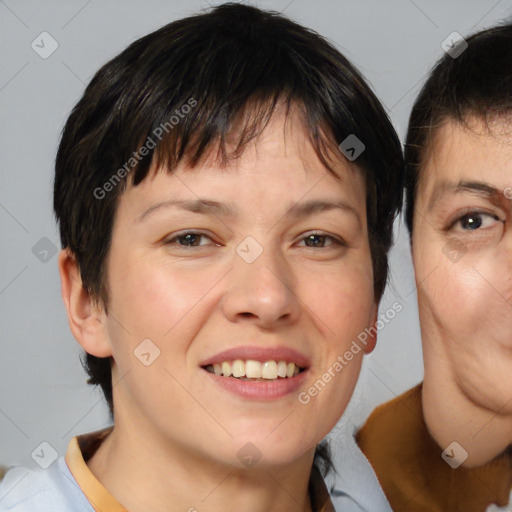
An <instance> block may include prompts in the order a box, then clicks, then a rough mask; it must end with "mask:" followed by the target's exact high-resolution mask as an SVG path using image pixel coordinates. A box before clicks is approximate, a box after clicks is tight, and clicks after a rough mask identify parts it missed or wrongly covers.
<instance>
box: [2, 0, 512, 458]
mask: <svg viewBox="0 0 512 512" xmlns="http://www.w3.org/2000/svg"><path fill="white" fill-rule="evenodd" d="M255 3H256V4H257V5H259V6H261V7H263V8H271V9H274V10H278V11H283V10H284V12H285V14H286V15H288V16H290V17H292V18H294V19H295V20H297V21H299V22H301V23H303V24H304V25H306V26H308V27H311V28H313V29H315V30H316V31H318V32H320V33H321V34H322V35H324V36H326V37H328V38H329V39H330V40H331V41H333V42H334V43H335V45H336V46H337V47H338V48H339V49H340V50H341V51H342V52H343V53H344V54H345V55H346V56H347V57H349V58H350V59H351V60H352V61H353V62H354V63H355V64H356V65H357V66H358V68H359V69H360V70H361V71H362V72H363V74H364V75H365V76H366V78H367V79H368V80H369V82H370V83H371V84H372V86H373V88H374V90H375V91H376V93H377V95H378V96H379V98H380V99H381V100H382V102H383V103H384V105H385V106H386V108H387V110H388V112H389V115H390V116H391V119H392V121H393V122H394V124H395V126H396V128H397V130H398V132H399V134H400V136H401V138H402V140H403V136H404V134H405V130H406V126H407V118H408V114H409V111H410V108H411V105H412V102H413V100H414V98H415V96H416V94H417V93H418V91H419V89H420V87H421V84H422V83H423V81H424V77H425V74H426V73H427V71H428V70H429V68H430V67H431V66H432V65H433V64H434V62H435V61H436V60H437V59H438V58H439V57H440V56H441V55H442V49H441V46H440V45H441V42H442V41H443V40H444V39H445V38H446V37H447V36H448V35H449V34H450V33H452V32H453V31H457V32H459V33H460V34H462V35H467V34H469V33H471V32H473V31H474V30H477V29H480V28H485V27H488V26H491V25H493V24H495V23H496V22H497V21H498V20H500V19H503V18H507V17H510V15H511V14H512V0H501V1H496V0H489V1H484V0H479V1H478V0H455V1H450V2H446V1H444V0H437V1H427V0H393V1H382V0H347V1H341V0H338V1H335V0H291V1H290V0H276V1H273V2H271V1H258V2H255ZM205 7H208V3H207V2H205V1H200V0H189V1H185V0H172V1H163V0H150V1H144V2H142V1H133V0H131V1H120V0H110V1H100V0H89V1H87V0H67V1H64V0H62V1H55V0H52V1H48V0H47V1H45V2H37V1H35V0H33V1H27V0H19V1H15V0H0V48H1V50H0V51H1V55H0V112H1V116H2V120H1V123H0V155H1V158H0V172H1V187H0V229H1V234H2V236H1V241H0V261H1V265H0V325H1V338H0V340H1V341H0V365H1V366H0V464H4V465H10V464H20V463H21V464H24V465H28V466H31V467H33V466H35V463H34V462H33V460H32V458H31V453H32V451H33V450H34V449H35V448H36V447H37V446H38V445H39V444H40V443H41V442H42V441H47V442H49V443H50V444H51V445H52V446H53V447H54V448H55V449H56V450H57V452H58V453H59V454H63V453H65V449H66V446H67V442H68V440H69V439H70V438H71V437H72V436H73V435H76V434H78V433H84V432H87V431H90V430H94V429H98V428H101V427H103V426H105V425H106V424H107V423H108V421H109V418H108V414H107V408H106V406H105V405H104V403H103V399H102V397H101V394H100V392H99V390H94V388H92V387H90V386H88V385H86V383H85V380H86V378H85V373H84V372H83V370H82V368H81V364H80V361H79V355H80V354H81V348H80V347H79V345H78V344H77V343H76V342H75V340H74V338H73V337H72V335H71V333H70V331H69V328H68V323H67V317H66V314H65V309H64V306H63V304H62V301H61V297H60V282H59V276H58V272H57V258H56V257H55V256H53V257H52V258H51V259H49V261H47V262H46V263H44V262H41V261H40V260H39V259H38V258H37V257H36V256H35V255H34V254H33V252H32V248H33V246H34V245H35V244H36V243H37V242H38V241H39V240H40V239H41V238H43V237H47V238H48V239H49V240H50V241H52V242H53V244H54V245H55V246H57V247H58V248H59V249H60V245H59V238H58V232H57V228H56V225H55V223H54V220H53V216H52V210H51V201H52V180H53V165H54V158H55V152H56V149H57V144H58V140H59V135H60V132H61V129H62V127H63V124H64V122H65V120H66V118H67V116H68V114H69V112H70V110H71V109H72V107H73V106H74V105H75V103H76V102H77V101H78V99H79V98H80V96H81V95H82V93H83V90H84V87H85V84H87V83H88V81H89V80H90V79H91V77H92V75H93V74H94V72H95V71H96V70H97V69H98V68H99V67H100V65H102V64H103V63H104V62H106V61H107V60H108V59H110V58H111V57H113V56H114V55H116V54H117V53H118V52H120V51H121V50H122V49H124V48H125V47H126V46H127V45H128V44H129V43H131V42H132V41H134V40H135V39H137V38H139V37H140V36H142V35H145V34H147V33H148V32H150V31H153V30H155V29H157V28H159V27H160V26H162V25H164V24H166V23H168V22H170V21H172V20H175V19H177V18H180V17H183V16H186V15H188V14H191V13H193V12H195V11H197V10H199V9H201V8H205ZM43 31H46V32H49V33H50V34H51V35H52V37H53V38H54V39H55V40H56V41H57V42H58V44H59V46H58V49H57V50H56V51H55V53H53V54H52V55H51V56H50V57H49V58H47V59H42V58H41V57H40V56H39V55H38V54H37V53H36V52H35V51H34V50H33V49H32V48H31V43H32V41H33V40H34V39H35V38H36V37H37V36H38V35H39V34H40V33H41V32H43ZM396 234H397V243H396V246H395V247H394V249H393V251H392V256H391V282H390V286H389V287H388V290H387V292H386V295H385V297H384V299H383V302H382V304H381V312H384V311H386V309H387V308H389V307H390V306H391V304H392V303H393V302H395V301H398V302H400V303H401V304H402V305H403V310H402V311H401V312H400V313H399V314H397V315H396V317H395V318H394V319H393V320H392V321H391V322H390V323H389V324H387V325H386V327H385V328H384V329H383V330H382V331H381V332H380V334H379V340H378V345H377V349H376V350H375V351H374V353H373V354H372V355H371V356H369V357H367V358H366V361H365V364H364V366H363V372H362V374H361V379H360V382H359V384H358V387H357V389H356V392H355V395H354V399H353V400H352V403H351V405H350V407H349V410H348V411H347V413H346V415H345V417H344V422H343V424H344V426H348V427H349V429H348V431H350V430H351V429H352V428H353V426H354V425H355V426H357V425H360V424H361V423H362V422H363V421H364V419H365V418H366V417H367V415H368V414H369V413H370V412H371V410H372V409H373V408H374V407H375V406H376V405H377V404H379V403H382V402H384V401H386V400H388V399H391V398H393V397H394V396H396V395H397V394H399V393H401V392H403V391H405V390H406V389H408V388H410V387H411V386H413V385H415V384H416V383H418V382H419V381H420V380H421V378H422V358H421V345H420V336H419V328H418V319H417V307H416V295H415V285H414V278H413V272H412V265H411V261H410V256H409V246H408V243H409V242H408V237H407V233H406V230H405V227H404V225H403V224H401V223H397V226H396ZM50 255H51V254H49V256H50ZM335 434H336V435H335V436H334V437H333V440H334V441H335V444H336V445H337V446H342V445H343V436H344V435H346V430H345V429H343V428H341V427H338V428H336V429H335Z"/></svg>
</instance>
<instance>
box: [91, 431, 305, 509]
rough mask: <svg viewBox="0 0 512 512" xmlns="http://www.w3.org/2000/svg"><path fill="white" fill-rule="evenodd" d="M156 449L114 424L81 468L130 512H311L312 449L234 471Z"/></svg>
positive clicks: (179, 451)
mask: <svg viewBox="0 0 512 512" xmlns="http://www.w3.org/2000/svg"><path fill="white" fill-rule="evenodd" d="M159 446H160V444H158V443H157V442H155V440H153V441H151V440H150V437H149V436H148V435H147V432H145V435H144V436H140V435H138V434H136V433H135V432H134V431H132V430H130V429H123V428H118V427H117V426H116V427H115V428H114V430H113V431H112V433H111V434H110V435H109V436H108V437H107V439H106V440H105V441H104V442H103V443H102V445H101V446H100V447H99V448H98V450H97V452H96V453H95V454H94V455H93V456H92V457H91V459H90V460H89V461H88V462H87V465H88V467H89V469H90V470H91V472H92V473H93V474H94V476H95V477H96V478H97V479H98V480H99V481H100V482H101V484H102V485H103V486H104V487H105V488H106V489H107V490H108V491H109V492H110V494H112V496H113V497H114V498H115V499H117V501H119V502H120V503H121V504H122V505H123V506H124V507H125V508H127V509H128V510H130V512H146V511H147V510H152V511H154V512H174V511H179V512H183V511H189V512H194V511H198V512H199V511H200V512H203V511H204V510H208V511H212V512H216V511H219V512H221V511H222V512H225V511H226V510H244V511H248V512H268V511H272V510H276V511H277V510H278V511H279V512H286V511H290V512H291V511H293V512H297V511H304V512H310V511H311V503H310V498H309V495H308V483H309V477H310V473H311V468H312V463H313V457H314V449H313V450H311V451H309V452H308V453H306V454H304V455H302V456H301V457H300V458H299V459H298V460H296V461H294V462H293V463H292V464H289V465H288V466H287V467H277V468H276V467H274V468H272V467H265V466H264V465H261V467H260V468H258V467H252V468H240V467H235V466H234V465H233V466H231V467H230V466H228V465H223V464H221V463H219V462H216V461H209V460H201V458H200V456H198V455H197V454H194V453H191V452H189V451H187V450H186V449H184V448H183V447H180V446H178V447H174V446H168V447H166V448H167V449H162V448H158V449H156V448H155V447H159Z"/></svg>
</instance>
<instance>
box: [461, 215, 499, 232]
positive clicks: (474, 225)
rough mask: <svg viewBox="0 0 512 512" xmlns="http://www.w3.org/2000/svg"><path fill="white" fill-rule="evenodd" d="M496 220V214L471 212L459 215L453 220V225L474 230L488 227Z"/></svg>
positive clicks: (497, 219)
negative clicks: (458, 217)
mask: <svg viewBox="0 0 512 512" xmlns="http://www.w3.org/2000/svg"><path fill="white" fill-rule="evenodd" d="M497 221H499V218H498V217H497V216H496V215H491V214H489V213H479V212H473V213H467V214H466V215H463V216H462V217H460V219H458V220H457V221H456V222H455V226H456V227H458V228H460V229H461V230H463V231H475V230H477V229H481V228H484V229H485V228H489V227H491V226H492V225H493V224H494V223H495V222H497Z"/></svg>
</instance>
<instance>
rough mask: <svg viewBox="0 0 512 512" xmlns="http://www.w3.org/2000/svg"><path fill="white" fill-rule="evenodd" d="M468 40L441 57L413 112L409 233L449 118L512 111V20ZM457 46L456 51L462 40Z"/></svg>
mask: <svg viewBox="0 0 512 512" xmlns="http://www.w3.org/2000/svg"><path fill="white" fill-rule="evenodd" d="M465 43H467V48H466V49H465V50H464V51H463V52H462V53H461V54H460V55H459V56H458V57H456V58H453V57H452V56H451V55H450V52H448V53H446V54H445V55H444V56H443V57H442V58H441V59H440V60H439V61H438V62H437V64H436V65H435V67H434V68H433V69H432V71H431V73H430V75H429V77H428V79H427V81H426V82H425V85H424V86H423V88H422V90H421V92H420V94H419V95H418V98H417V99H416V101H415V103H414V106H413V109H412V112H411V115H410V118H409V127H408V130H407V137H406V143H405V164H406V179H405V187H406V208H405V219H406V224H407V228H408V229H409V233H412V229H413V217H414V204H415V199H416V192H417V186H418V181H419V177H420V174H421V168H422V166H423V164H424V163H425V160H426V157H427V155H428V152H429V150H430V149H431V148H432V141H433V139H434V136H435V134H436V132H437V129H438V128H439V127H440V126H442V125H443V123H444V122H445V121H447V120H450V119H451V120H454V121H456V122H458V123H461V124H463V125H466V124H467V123H466V122H467V120H468V119H469V118H471V117H478V118H481V119H483V120H484V121H486V122H487V121H489V120H490V119H493V118H495V117H496V116H504V115H508V114H509V113H511V112H512V24H511V23H506V24H502V25H499V26H496V27H493V28H490V29H487V30H483V31H480V32H477V33H476V34H474V35H472V36H471V37H469V38H468V39H467V40H466V42H464V41H460V43H458V44H459V45H461V44H462V45H464V46H465ZM458 48H459V50H461V49H462V48H461V47H460V46H459V47H458ZM454 50H455V51H456V53H454V55H457V53H458V51H457V46H455V47H454Z"/></svg>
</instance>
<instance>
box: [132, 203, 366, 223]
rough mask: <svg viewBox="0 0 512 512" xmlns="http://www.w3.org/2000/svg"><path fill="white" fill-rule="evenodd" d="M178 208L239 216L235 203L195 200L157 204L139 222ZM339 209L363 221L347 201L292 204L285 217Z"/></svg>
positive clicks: (298, 216) (201, 212) (141, 216)
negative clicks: (157, 213)
mask: <svg viewBox="0 0 512 512" xmlns="http://www.w3.org/2000/svg"><path fill="white" fill-rule="evenodd" d="M171 207H177V208H181V209H183V210H187V211H190V212H193V213H199V214H202V215H214V216H216V217H217V216H221V217H235V216H236V215H237V214H238V207H237V206H236V205H235V204H233V203H222V202H219V201H215V200H213V199H194V200H169V201H162V202H160V203H157V204H155V205H153V206H151V207H150V208H148V209H147V210H146V211H144V212H143V213H142V214H141V215H140V216H139V217H138V218H137V222H142V221H143V220H145V219H147V218H148V217H149V216H150V215H152V214H153V213H155V212H156V211H159V210H162V209H166V208H171ZM333 209H339V210H342V211H345V212H348V213H351V214H353V215H354V216H355V217H356V219H357V221H358V222H359V224H361V219H360V216H359V213H358V211H357V210H356V209H355V208H354V207H353V206H352V205H351V204H349V203H347V202H345V201H334V202H332V201H324V200H311V201H306V202H303V203H294V204H292V205H291V206H290V207H289V208H288V210H287V211H286V213H285V214H284V217H286V216H291V217H292V218H294V219H297V218H303V217H307V216H309V215H312V214H314V213H318V212H322V211H329V210H333Z"/></svg>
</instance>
